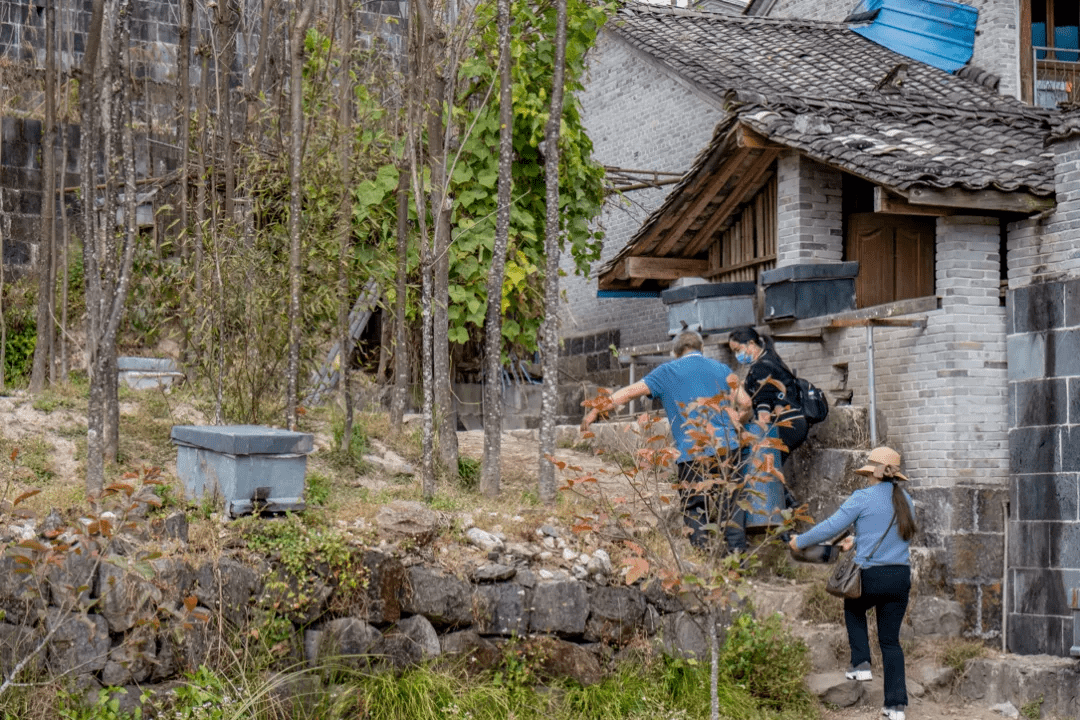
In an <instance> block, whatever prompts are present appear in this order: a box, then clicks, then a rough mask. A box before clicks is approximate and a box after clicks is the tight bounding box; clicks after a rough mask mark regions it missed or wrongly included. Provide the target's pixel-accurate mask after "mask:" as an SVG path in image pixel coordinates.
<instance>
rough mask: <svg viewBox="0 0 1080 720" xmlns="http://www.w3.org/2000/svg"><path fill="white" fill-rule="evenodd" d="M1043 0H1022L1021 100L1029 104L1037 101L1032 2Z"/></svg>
mask: <svg viewBox="0 0 1080 720" xmlns="http://www.w3.org/2000/svg"><path fill="white" fill-rule="evenodd" d="M1033 1H1035V2H1042V0H1020V18H1019V20H1020V100H1022V101H1023V102H1026V103H1028V104H1029V105H1030V104H1032V103H1034V102H1035V82H1034V81H1035V68H1034V67H1033V66H1034V62H1035V57H1034V54H1033V52H1032V49H1031V3H1032V2H1033Z"/></svg>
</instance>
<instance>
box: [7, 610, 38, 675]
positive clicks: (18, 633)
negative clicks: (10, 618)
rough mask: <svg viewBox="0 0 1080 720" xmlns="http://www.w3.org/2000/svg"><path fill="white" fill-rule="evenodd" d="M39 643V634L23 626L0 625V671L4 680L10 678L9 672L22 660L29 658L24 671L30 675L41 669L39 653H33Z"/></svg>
mask: <svg viewBox="0 0 1080 720" xmlns="http://www.w3.org/2000/svg"><path fill="white" fill-rule="evenodd" d="M39 642H40V636H39V634H38V633H37V632H36V631H35V630H33V629H31V628H28V627H25V626H23V625H11V624H9V623H0V671H2V672H3V676H4V677H5V678H7V677H11V671H12V670H14V669H15V666H16V665H18V664H19V663H20V662H22V660H24V659H25V658H27V657H30V658H31V659H30V661H29V662H28V663H27V664H26V669H27V670H28V671H29V673H30V674H31V675H33V674H35V673H37V672H38V671H39V670H40V669H41V663H42V661H43V658H42V655H41V653H35V651H36V650H37V647H38V643H39Z"/></svg>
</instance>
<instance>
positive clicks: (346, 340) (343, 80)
mask: <svg viewBox="0 0 1080 720" xmlns="http://www.w3.org/2000/svg"><path fill="white" fill-rule="evenodd" d="M338 9H339V11H340V12H341V34H342V43H341V75H340V76H339V77H338V112H339V127H338V162H339V163H340V164H341V205H340V207H339V208H338V325H339V329H340V332H341V340H340V343H339V346H340V348H341V349H340V354H339V355H338V357H339V358H340V363H339V367H340V368H341V370H340V372H341V394H342V397H343V399H344V401H345V423H344V427H343V429H342V435H341V449H342V450H343V451H345V453H346V454H348V453H349V449H350V447H351V445H352V426H353V397H352V372H351V367H350V366H351V365H352V347H353V346H352V333H351V332H349V308H350V307H352V302H351V298H350V293H349V262H348V256H349V247H350V245H351V242H350V241H351V240H352V209H353V206H352V197H353V194H352V189H353V184H352V182H351V167H350V159H351V154H352V96H353V93H352V90H353V87H352V81H351V73H352V62H351V61H352V46H353V29H352V3H351V2H350V0H338Z"/></svg>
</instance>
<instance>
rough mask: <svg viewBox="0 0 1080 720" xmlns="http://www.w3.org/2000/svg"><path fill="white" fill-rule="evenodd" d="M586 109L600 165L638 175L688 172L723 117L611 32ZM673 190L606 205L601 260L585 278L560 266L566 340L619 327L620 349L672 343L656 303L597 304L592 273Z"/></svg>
mask: <svg viewBox="0 0 1080 720" xmlns="http://www.w3.org/2000/svg"><path fill="white" fill-rule="evenodd" d="M581 102H582V109H583V112H584V122H585V127H586V129H587V131H588V133H589V137H590V138H591V139H592V141H593V157H594V158H595V159H596V161H597V162H599V163H602V164H604V165H613V166H616V167H622V168H629V169H635V170H643V169H648V170H660V171H666V172H682V171H685V170H687V169H689V167H690V165H691V164H692V163H693V161H694V158H695V157H696V155H697V153H698V152H699V151H700V150H701V149H702V148H704V147H705V146H706V145H707V144H708V142H709V140H710V139H711V138H712V132H713V128H714V127H715V126H716V124H717V123H718V122H719V121H720V119H721V118H722V116H723V110H722V109H721V108H720V106H719V105H718V102H717V101H715V100H713V99H711V98H709V97H708V96H707V95H705V94H704V93H702V92H700V91H698V90H697V89H695V88H694V87H692V86H690V85H688V84H686V83H685V81H682V80H680V79H676V78H675V77H674V76H672V75H671V74H670V73H668V72H667V71H666V70H664V69H662V68H660V67H658V66H657V65H656V64H655V61H653V60H651V59H649V58H648V57H646V56H644V55H643V54H641V53H639V52H637V51H635V50H633V49H632V48H630V47H629V46H627V45H626V44H625V43H623V42H622V41H620V40H618V39H617V38H615V37H614V36H613V35H612V34H611V33H608V32H604V33H602V34H601V36H600V38H599V40H598V42H597V44H596V47H594V48H593V49H592V50H591V51H590V56H589V74H588V79H587V81H586V89H585V91H584V93H582V95H581ZM672 187H673V186H672V185H665V186H662V187H660V188H654V189H648V190H634V191H631V192H629V193H627V194H626V195H625V196H623V197H619V196H612V197H610V198H609V200H608V202H607V203H606V204H605V206H604V210H603V213H602V215H601V218H600V224H601V226H602V228H603V230H604V233H605V237H604V248H603V253H602V259H601V260H600V261H599V262H596V263H594V264H593V273H592V274H590V275H589V276H588V277H585V278H582V277H580V276H577V275H574V274H573V269H572V262H571V261H570V260H569V259H568V258H564V259H563V263H562V266H563V269H564V270H566V272H567V276H566V277H564V278H563V280H562V287H563V288H564V289H565V297H566V303H565V304H564V306H563V309H562V310H563V312H562V316H561V318H560V320H561V323H562V327H561V332H562V334H563V335H580V334H583V333H592V332H597V331H602V330H606V329H609V328H618V329H619V330H620V337H621V343H622V346H623V347H629V346H633V345H640V344H643V343H649V342H659V341H663V340H667V339H668V334H667V311H666V310H665V308H664V305H663V303H662V302H661V301H660V300H659V299H658V298H652V299H605V298H598V297H597V296H596V293H597V287H596V274H595V270H596V269H597V268H599V267H601V266H602V265H603V263H604V262H606V261H607V260H608V259H610V258H611V257H613V256H614V255H615V254H616V253H617V252H618V251H619V250H621V249H622V248H623V247H624V246H625V245H626V243H627V242H628V241H629V240H630V238H631V237H633V235H634V234H635V233H636V232H637V231H638V229H639V228H640V227H641V224H642V222H644V220H645V218H647V217H648V216H649V213H650V212H652V211H653V210H654V209H656V208H657V207H659V205H660V203H661V202H663V200H664V198H665V197H666V196H667V193H668V192H670V191H671V188H672Z"/></svg>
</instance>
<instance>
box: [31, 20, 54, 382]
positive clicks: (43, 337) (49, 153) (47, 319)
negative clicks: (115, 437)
mask: <svg viewBox="0 0 1080 720" xmlns="http://www.w3.org/2000/svg"><path fill="white" fill-rule="evenodd" d="M55 33H56V6H55V4H54V3H46V6H45V123H44V125H45V127H44V131H45V132H44V136H43V137H42V142H41V160H42V162H41V173H42V178H43V179H44V183H43V184H44V187H43V188H42V197H41V235H40V241H39V245H38V263H37V272H38V298H37V301H38V302H37V343H36V344H35V345H34V363H33V366H32V368H31V371H30V392H31V393H34V394H37V393H39V392H41V391H42V390H44V389H45V380H46V378H47V377H48V375H49V372H50V370H51V369H52V362H51V358H52V356H53V354H54V353H53V338H54V336H55V333H54V332H53V327H54V326H53V317H54V316H55V312H54V305H55V301H54V300H55V296H56V286H55V285H54V284H52V283H50V280H51V279H52V275H53V258H54V256H55V253H56V75H55V63H56V39H55Z"/></svg>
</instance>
